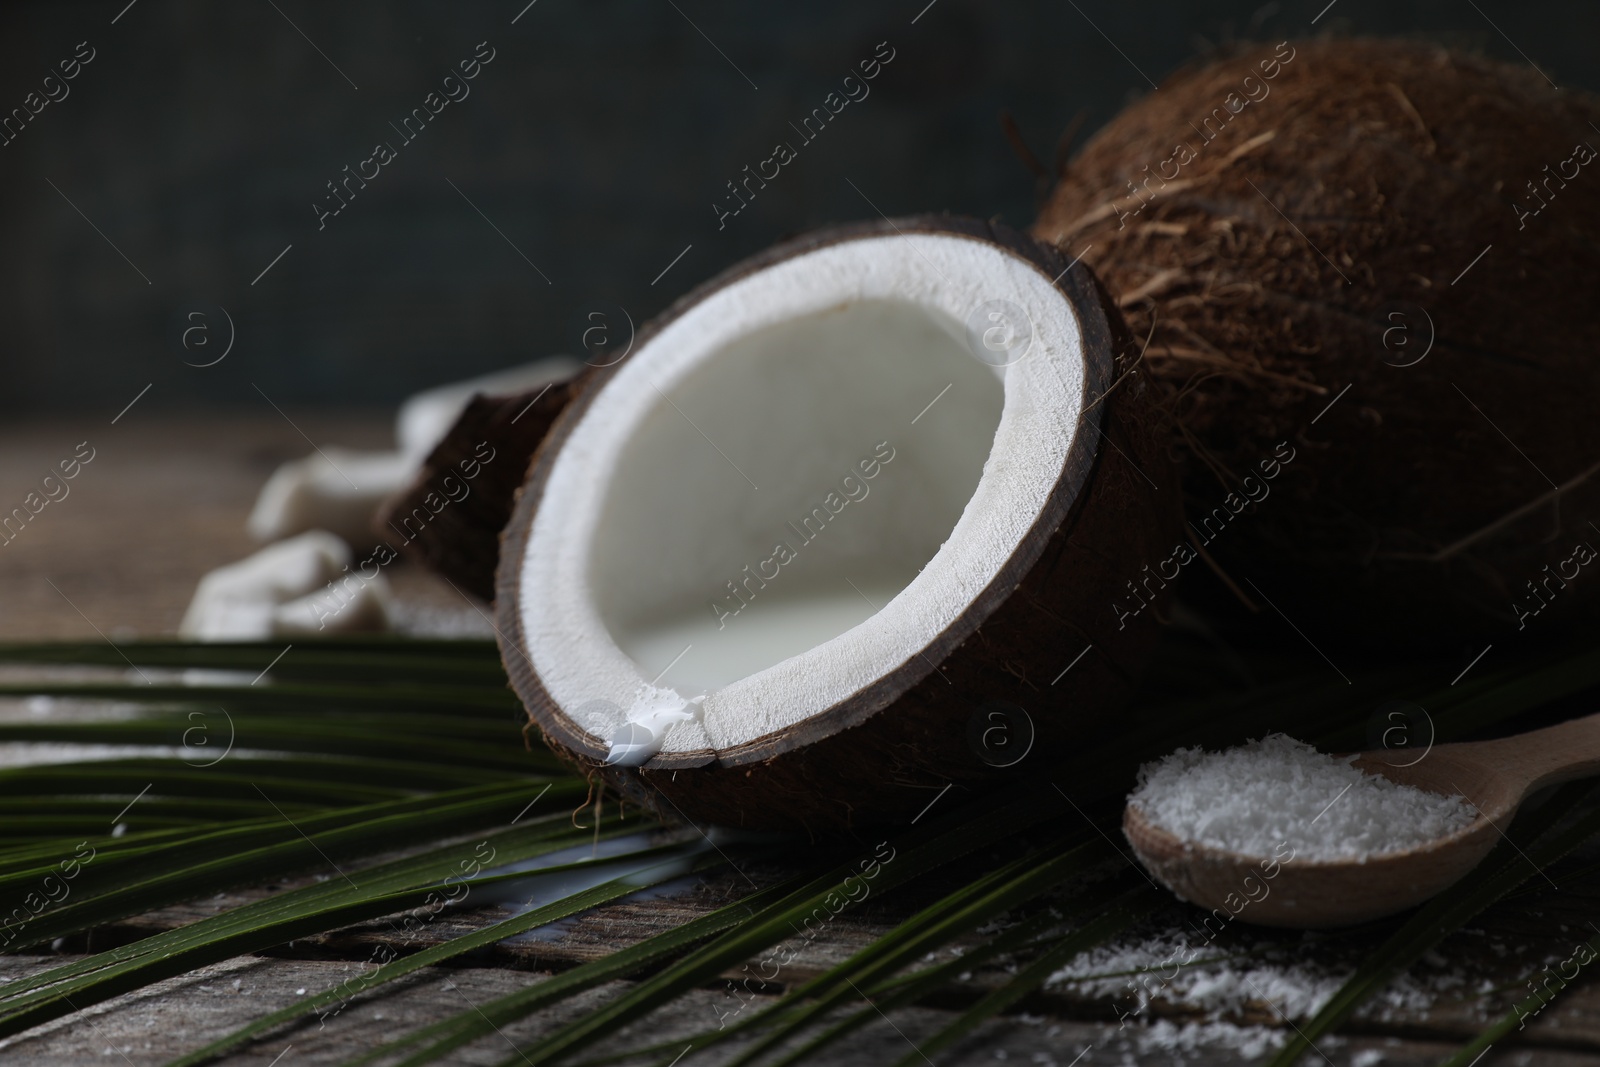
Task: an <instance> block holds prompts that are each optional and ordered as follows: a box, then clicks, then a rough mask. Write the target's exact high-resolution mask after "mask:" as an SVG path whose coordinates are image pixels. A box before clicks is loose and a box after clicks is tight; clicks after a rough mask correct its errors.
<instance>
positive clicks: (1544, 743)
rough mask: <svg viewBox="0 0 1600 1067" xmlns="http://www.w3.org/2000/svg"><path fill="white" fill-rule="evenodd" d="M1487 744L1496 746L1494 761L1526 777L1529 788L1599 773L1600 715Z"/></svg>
mask: <svg viewBox="0 0 1600 1067" xmlns="http://www.w3.org/2000/svg"><path fill="white" fill-rule="evenodd" d="M1487 744H1490V745H1493V746H1494V748H1495V763H1497V764H1498V765H1499V766H1500V768H1501V769H1502V770H1503V771H1506V772H1508V773H1511V774H1515V775H1517V776H1518V777H1521V778H1523V779H1525V780H1526V781H1527V783H1528V786H1527V788H1528V789H1529V790H1530V791H1531V790H1533V789H1537V788H1539V787H1541V786H1546V785H1555V784H1557V783H1559V782H1571V781H1576V780H1577V779H1580V778H1589V777H1593V776H1600V714H1597V715H1586V716H1584V717H1583V718H1581V719H1573V720H1571V721H1570V722H1564V723H1559V724H1557V725H1555V726H1548V727H1546V728H1544V729H1543V730H1534V731H1532V732H1531V733H1526V734H1520V735H1518V736H1516V737H1508V738H1505V739H1504V740H1501V741H1491V742H1487Z"/></svg>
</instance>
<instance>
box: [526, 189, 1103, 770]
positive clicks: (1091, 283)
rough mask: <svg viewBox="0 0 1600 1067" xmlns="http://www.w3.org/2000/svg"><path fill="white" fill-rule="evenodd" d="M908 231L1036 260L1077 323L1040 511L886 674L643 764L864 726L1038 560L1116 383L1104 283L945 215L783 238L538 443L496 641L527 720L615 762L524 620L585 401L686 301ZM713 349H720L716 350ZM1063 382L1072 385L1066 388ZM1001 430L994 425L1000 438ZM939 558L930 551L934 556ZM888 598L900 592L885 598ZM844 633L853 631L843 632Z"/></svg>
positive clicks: (803, 742) (1066, 511)
mask: <svg viewBox="0 0 1600 1067" xmlns="http://www.w3.org/2000/svg"><path fill="white" fill-rule="evenodd" d="M910 235H929V236H935V237H946V238H957V239H964V240H970V241H974V242H977V243H979V244H982V245H986V246H988V247H989V248H991V249H994V250H997V251H999V252H1000V253H1001V254H1002V255H1003V256H1005V257H1006V258H1007V259H1009V260H1011V261H1014V262H1015V263H1016V264H1017V265H1018V266H1020V267H1023V268H1027V269H1031V270H1032V272H1034V273H1035V274H1037V275H1039V276H1040V277H1042V278H1043V279H1044V281H1045V288H1042V289H1041V290H1040V292H1041V293H1046V292H1048V291H1049V290H1054V291H1055V295H1056V296H1058V297H1059V298H1060V299H1061V301H1062V303H1063V304H1064V305H1065V306H1066V308H1067V313H1068V316H1069V317H1070V320H1071V323H1072V326H1073V327H1074V335H1073V337H1072V340H1073V341H1074V342H1075V343H1076V355H1077V357H1078V359H1079V364H1080V366H1079V368H1078V370H1079V373H1080V374H1081V378H1080V379H1079V381H1078V382H1077V395H1078V401H1079V408H1078V411H1077V412H1076V419H1075V420H1074V423H1073V426H1072V428H1071V430H1070V431H1069V432H1068V433H1067V446H1066V449H1065V452H1064V454H1063V455H1062V457H1061V459H1060V461H1059V464H1058V466H1057V467H1056V470H1055V479H1054V482H1053V483H1052V484H1051V485H1050V486H1049V487H1048V489H1047V490H1046V491H1045V492H1044V497H1043V503H1042V505H1041V506H1040V507H1039V508H1038V510H1037V511H1036V512H1035V513H1034V514H1033V518H1032V521H1031V523H1029V524H1028V525H1027V526H1026V528H1025V529H1024V530H1023V531H1022V532H1021V534H1020V535H1019V536H1018V537H1017V538H1016V540H1015V543H1014V544H1013V545H1012V546H1011V550H1010V552H1009V553H1008V554H1006V555H1005V557H1004V559H1003V560H1002V561H1001V562H1000V563H999V565H998V566H997V567H996V568H995V569H994V570H993V573H992V574H991V575H990V577H989V579H988V581H987V582H985V583H984V584H983V586H982V587H981V588H980V589H979V590H978V591H977V592H976V593H975V594H974V595H972V596H971V597H970V598H969V599H968V600H967V601H966V603H965V605H964V607H962V608H961V610H960V611H959V612H958V613H957V614H956V616H955V617H954V618H953V619H952V620H950V621H949V622H948V623H947V624H946V625H945V626H944V627H943V628H942V629H941V630H939V631H938V632H937V633H935V634H934V636H933V638H932V639H931V640H930V641H929V642H928V643H927V644H925V645H923V646H922V647H921V648H920V649H915V650H913V651H912V652H910V653H909V654H907V655H906V656H905V658H904V660H903V661H902V662H900V663H899V664H898V665H897V666H894V667H892V668H891V669H889V670H886V671H883V672H881V673H880V674H878V675H877V676H876V677H874V678H873V679H872V680H871V681H870V682H869V683H868V684H866V685H863V686H861V687H860V688H858V689H856V690H854V691H853V692H851V693H849V694H848V695H847V696H845V697H844V698H843V699H840V700H837V701H835V702H834V703H833V704H831V705H830V706H827V707H824V708H821V709H819V710H816V711H814V712H812V713H811V714H808V715H804V716H801V717H800V718H798V719H796V720H795V721H793V722H790V723H788V724H786V725H784V726H782V727H780V728H778V729H776V730H772V731H769V732H767V733H764V734H760V735H759V736H755V737H752V738H749V739H747V740H744V741H742V742H739V743H737V744H733V745H729V746H726V747H722V748H717V747H713V746H701V747H697V748H692V749H681V748H680V749H676V750H666V751H660V752H657V753H656V754H655V755H653V756H652V757H651V758H650V759H649V760H647V761H646V762H645V763H644V764H643V765H642V768H641V769H643V770H649V771H676V770H680V769H688V768H694V767H702V766H705V765H707V764H711V763H719V764H721V765H723V766H739V765H745V764H750V763H754V762H759V761H763V760H767V759H771V758H773V757H775V756H779V755H782V754H784V753H787V752H791V751H794V750H796V749H800V748H803V747H805V746H807V745H809V744H811V743H812V742H814V741H817V740H821V739H822V738H824V737H828V736H832V735H834V734H836V733H838V732H840V731H842V730H845V729H848V728H850V727H852V726H857V725H859V724H861V723H863V722H865V721H866V720H868V719H869V718H871V717H872V716H873V715H875V714H877V713H878V712H880V711H883V710H884V709H886V708H888V707H890V706H891V705H893V704H894V703H895V702H896V701H897V700H898V699H899V698H900V697H902V696H904V695H905V694H906V693H907V692H909V691H910V690H911V689H913V688H914V687H916V686H917V685H918V684H919V683H921V682H923V680H924V679H926V678H928V676H929V675H931V674H933V673H935V671H936V668H937V666H938V665H939V664H941V663H943V662H944V661H945V660H946V659H947V658H948V657H949V655H950V654H951V653H952V652H953V651H955V649H956V648H957V647H959V646H960V645H961V644H962V643H963V642H965V641H966V640H967V639H968V638H969V637H971V636H972V635H973V633H975V632H976V631H977V630H978V628H979V627H980V626H981V625H982V624H983V623H984V621H986V620H987V619H988V618H989V616H990V615H992V614H993V613H994V612H995V611H996V610H997V609H998V608H999V607H1000V606H1001V605H1002V604H1003V603H1005V602H1006V600H1007V599H1009V597H1010V596H1011V594H1012V593H1013V592H1014V591H1015V590H1016V588H1017V586H1018V585H1019V584H1020V583H1021V582H1022V579H1023V578H1024V577H1025V576H1026V575H1027V574H1028V573H1029V571H1030V570H1031V569H1032V568H1033V566H1034V564H1035V563H1037V562H1038V560H1039V558H1040V556H1041V555H1042V554H1043V552H1044V550H1045V547H1046V545H1047V543H1048V541H1049V540H1050V536H1051V535H1052V534H1053V533H1055V532H1056V530H1057V529H1058V528H1060V527H1061V526H1062V524H1063V523H1065V522H1066V520H1067V518H1068V516H1069V515H1070V514H1071V512H1072V510H1073V508H1074V506H1075V505H1076V504H1078V503H1079V501H1080V500H1081V499H1082V498H1083V496H1084V495H1085V494H1084V489H1085V486H1086V483H1087V482H1088V480H1089V477H1090V474H1091V472H1092V470H1093V469H1094V466H1095V464H1096V462H1097V460H1098V457H1099V455H1100V448H1099V442H1100V438H1101V432H1100V431H1101V404H1100V401H1101V400H1103V399H1104V398H1105V396H1106V395H1107V393H1108V392H1109V391H1110V389H1111V387H1112V386H1113V380H1112V378H1113V355H1114V353H1113V351H1112V346H1113V335H1112V331H1111V326H1110V323H1109V322H1108V318H1107V308H1108V307H1110V306H1111V305H1110V303H1109V299H1108V298H1107V297H1106V296H1105V294H1104V290H1103V289H1102V288H1101V287H1100V286H1099V284H1098V282H1097V281H1096V280H1095V278H1094V276H1093V274H1092V272H1091V271H1090V270H1089V269H1088V268H1087V267H1086V266H1084V265H1082V264H1081V263H1079V262H1078V261H1077V260H1074V261H1072V262H1071V263H1068V262H1067V261H1066V260H1065V258H1064V257H1063V256H1062V255H1061V254H1060V252H1059V251H1058V250H1057V249H1055V248H1054V247H1053V246H1050V245H1047V244H1044V243H1042V242H1039V241H1036V240H1034V239H1033V238H1031V237H1029V236H1027V235H1025V234H1022V233H1019V232H1017V231H1014V230H1011V229H1009V228H1007V227H1005V226H1002V225H999V224H997V223H994V222H983V221H979V220H974V219H965V218H961V217H956V216H947V215H927V216H916V217H911V218H901V219H887V218H885V219H883V220H881V221H871V222H858V223H847V224H842V225H836V226H831V227H828V228H826V229H822V230H818V231H815V232H812V233H809V234H806V235H803V236H801V237H798V238H795V239H793V240H790V241H787V242H783V243H781V244H779V245H776V246H774V247H772V248H770V249H768V250H766V251H765V252H762V253H760V254H758V255H756V256H753V257H750V258H748V259H745V260H743V261H741V262H740V263H738V264H735V265H734V266H732V267H730V268H728V269H727V270H725V271H723V272H722V273H720V274H718V275H716V276H715V277H713V278H711V279H710V280H708V281H706V282H703V283H701V284H700V285H698V286H696V287H695V288H694V289H692V290H691V291H690V292H688V293H687V294H685V295H684V296H682V297H680V298H679V299H677V300H676V301H674V302H673V303H672V304H671V305H670V306H669V307H668V308H667V309H666V310H665V311H663V312H662V313H661V314H660V315H658V316H656V317H655V318H654V319H652V320H651V321H650V322H649V323H648V324H646V326H645V327H644V328H643V329H642V330H641V331H640V332H639V336H638V338H637V340H636V342H635V344H634V346H633V348H632V353H633V359H629V360H624V361H622V362H620V363H618V364H616V365H613V366H609V367H605V368H600V369H596V370H592V371H591V372H589V374H588V376H587V378H588V380H587V381H585V382H584V383H583V384H584V387H583V388H582V389H581V390H579V392H578V395H577V396H576V398H575V399H574V400H573V401H572V403H571V404H569V405H568V406H567V408H566V410H564V411H563V412H562V414H561V415H560V417H559V418H558V419H557V420H556V422H555V424H554V425H553V426H552V427H551V429H550V432H549V433H548V434H547V435H546V437H545V438H544V440H543V441H542V442H541V444H540V446H539V448H538V450H537V451H536V452H535V453H534V456H533V458H532V460H531V461H530V464H529V470H528V474H527V476H526V478H525V480H524V482H523V486H522V488H521V489H520V490H519V491H518V494H517V499H516V503H515V506H514V508H513V512H512V516H511V520H510V522H509V524H508V525H507V527H506V529H505V530H504V531H503V532H502V534H501V544H500V559H499V565H498V568H497V574H496V582H495V585H496V590H497V596H496V603H495V610H496V615H497V620H496V622H497V625H496V633H497V636H498V640H499V643H500V649H501V658H502V660H503V662H504V664H505V667H506V670H507V674H508V676H509V678H510V681H511V684H512V688H513V690H514V691H515V692H516V693H517V695H518V696H519V698H520V699H521V700H522V702H523V704H524V706H525V708H526V709H527V711H528V714H529V717H530V720H531V723H532V724H534V725H537V726H538V727H539V729H540V730H541V732H542V733H543V734H544V736H545V738H546V739H547V741H549V742H550V743H552V744H553V745H554V746H556V747H557V748H559V749H564V750H566V751H568V752H569V753H571V754H572V755H574V756H577V757H578V758H579V759H580V760H581V761H583V762H585V763H587V764H589V765H593V766H606V765H608V761H607V756H608V754H609V752H610V751H611V745H610V743H609V742H608V741H607V740H606V739H605V738H602V737H600V736H598V735H596V734H595V733H593V732H591V731H589V730H587V729H585V728H584V727H583V726H581V725H579V724H578V723H577V722H576V721H574V719H573V718H572V717H571V716H569V714H568V713H567V711H566V710H565V708H563V706H562V705H561V703H560V702H559V701H558V700H557V699H556V698H555V697H554V695H553V694H552V693H551V692H550V691H549V689H548V688H547V687H546V685H545V684H544V681H543V680H542V679H541V677H540V675H539V672H538V670H537V669H536V668H535V666H534V664H533V661H532V658H531V657H530V655H529V647H528V643H527V637H526V632H525V629H524V625H523V623H524V610H523V607H524V595H523V593H524V590H523V586H524V580H525V572H526V570H527V564H526V557H527V551H528V545H529V542H530V540H531V539H532V537H533V534H534V530H535V522H536V520H537V515H538V512H539V506H540V504H541V502H542V499H543V496H544V493H545V490H546V488H547V486H548V483H549V480H550V476H551V473H552V470H553V469H554V467H555V465H556V463H557V462H558V460H559V458H560V456H561V452H562V449H563V448H564V447H565V445H566V444H567V443H568V441H569V440H570V438H571V437H572V435H573V433H574V431H575V430H576V429H577V428H578V427H579V426H580V425H581V424H582V423H583V420H584V418H585V417H586V415H587V414H588V412H589V410H590V408H591V407H592V406H593V405H594V403H595V401H596V400H597V398H599V397H600V396H601V395H602V394H603V393H604V390H605V389H606V387H607V386H608V385H609V384H610V383H611V382H612V381H613V380H614V379H615V378H616V377H617V375H619V374H621V373H622V372H623V371H624V369H625V368H626V367H627V366H628V365H629V364H630V363H632V362H634V360H635V359H637V358H638V356H639V354H640V353H643V352H646V351H648V350H649V347H650V345H651V343H652V342H654V341H655V340H656V339H657V338H658V337H660V335H661V334H662V333H664V332H665V331H666V330H668V329H669V328H670V327H671V326H673V325H674V324H675V323H677V322H678V320H680V319H681V318H682V317H683V316H684V315H686V314H687V313H688V312H689V311H690V310H691V309H694V308H696V307H699V306H700V305H701V304H702V303H704V302H705V301H706V300H708V299H709V298H711V297H712V296H714V295H715V294H717V293H718V292H720V291H722V290H723V289H725V288H727V287H729V286H731V285H734V284H736V283H738V282H741V281H743V280H746V279H749V278H751V277H752V276H754V275H756V274H759V273H761V272H763V271H765V270H767V269H769V268H772V267H776V266H780V265H782V264H785V263H787V262H788V261H790V260H794V259H798V258H800V257H803V256H806V255H808V254H810V253H814V252H818V251H822V250H825V249H828V248H830V247H833V246H836V245H841V244H846V243H850V242H855V241H861V240H867V239H876V238H894V237H907V236H910ZM866 299H871V298H870V297H869V298H866ZM919 306H920V307H922V309H923V310H925V311H926V310H928V308H927V307H926V306H925V305H919ZM807 313H808V311H807V309H799V310H797V311H795V312H794V314H792V315H791V316H789V318H788V319H785V320H782V321H790V320H792V319H797V318H800V317H803V316H804V315H805V314H807ZM710 355H713V356H714V355H715V352H714V351H713V352H712V353H710ZM1068 388H1069V389H1070V386H1068ZM1012 403H1013V397H1012V395H1011V394H1010V393H1009V392H1007V393H1006V394H1005V401H1004V405H1003V408H1002V413H1001V420H1002V425H1004V420H1005V419H1006V417H1007V415H1008V414H1009V413H1010V410H1011V406H1012ZM998 434H999V429H998V428H997V430H996V437H997V438H998ZM994 445H995V442H994V441H991V442H990V450H989V452H988V453H986V457H985V465H984V473H983V476H982V478H980V483H979V485H980V488H981V487H982V485H983V484H984V483H985V482H987V481H988V480H989V478H990V474H989V458H990V457H992V456H993V454H994ZM976 496H977V490H974V492H973V494H971V497H969V500H970V499H971V498H974V497H976ZM965 515H966V512H965V511H963V512H962V517H963V518H964V517H965ZM959 521H960V520H958V522H959ZM952 533H953V531H952ZM944 551H945V548H944V547H941V548H940V549H939V550H938V552H936V553H935V558H937V556H938V555H940V554H942V553H944ZM932 562H933V560H932V559H930V560H929V561H928V563H929V565H931V564H932ZM906 588H909V586H907V587H906ZM904 592H905V589H902V590H901V593H900V594H897V596H896V599H898V597H899V596H900V595H903V594H904ZM892 603H893V601H891V602H890V604H892ZM890 604H885V605H884V606H883V607H882V608H879V609H876V610H875V611H874V613H873V614H872V615H871V616H869V617H868V619H867V620H865V621H864V622H863V623H862V624H860V625H865V623H866V622H871V621H872V620H875V619H877V618H879V616H881V615H882V614H883V613H884V612H885V611H886V610H887V609H888V608H889V607H890ZM848 632H849V631H848V630H847V631H845V632H844V633H848ZM842 636H844V634H843V633H841V634H837V635H835V638H837V637H842ZM830 640H833V639H830ZM826 643H827V642H823V644H826ZM817 647H821V645H820V644H819V645H817V646H813V648H812V649H811V650H809V651H815V649H816V648H817ZM791 658H797V657H791ZM784 662H787V661H784ZM778 665H781V664H778ZM770 669H772V668H766V669H764V670H763V671H757V672H755V674H753V675H751V677H755V676H756V675H759V674H761V673H765V670H770ZM741 681H743V679H741Z"/></svg>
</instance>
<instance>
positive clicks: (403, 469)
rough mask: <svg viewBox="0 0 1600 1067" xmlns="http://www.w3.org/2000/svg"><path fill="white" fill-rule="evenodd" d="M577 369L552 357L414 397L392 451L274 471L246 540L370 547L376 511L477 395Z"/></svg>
mask: <svg viewBox="0 0 1600 1067" xmlns="http://www.w3.org/2000/svg"><path fill="white" fill-rule="evenodd" d="M581 366H582V364H580V363H579V362H578V361H577V360H575V359H572V358H571V357H570V356H551V357H549V358H547V359H542V360H537V361H535V362H533V363H526V364H523V365H521V366H517V367H510V368H508V369H506V370H502V371H496V372H494V373H493V374H485V375H481V376H479V377H476V378H468V379H467V380H465V381H460V382H452V383H450V384H448V385H441V386H437V387H436V388H433V389H429V390H427V391H425V392H421V393H418V394H417V395H416V396H413V397H411V398H410V399H409V400H407V401H406V402H405V403H404V404H402V405H401V406H400V412H399V415H398V417H397V418H396V420H395V439H396V444H397V445H398V449H397V450H396V451H388V452H367V451H356V450H353V449H347V448H338V447H334V446H328V447H325V448H319V449H318V450H317V451H316V452H314V453H312V454H311V455H309V456H306V457H305V458H303V459H296V460H291V461H289V462H287V463H284V464H283V465H282V466H280V467H279V468H278V469H277V470H276V471H274V472H273V474H272V477H270V478H268V479H267V483H266V485H264V486H262V488H261V493H260V494H259V495H258V496H257V497H256V503H255V507H254V508H253V509H252V510H251V512H250V518H249V520H248V523H247V528H248V530H249V532H250V536H252V537H254V538H255V539H256V540H257V541H263V542H266V541H276V540H278V539H280V538H284V537H292V536H294V535H295V534H298V533H303V532H305V531H307V530H327V531H331V532H332V533H335V534H337V535H338V536H340V537H342V538H344V539H345V540H347V541H350V542H352V543H355V544H362V543H364V542H366V541H369V540H370V539H371V537H372V517H373V514H374V512H375V511H376V510H377V508H378V505H379V504H381V503H382V502H383V501H385V500H387V499H388V498H390V497H392V496H394V495H395V494H396V493H398V492H399V491H400V490H401V489H403V488H405V487H406V486H407V485H409V484H410V483H411V482H412V480H413V479H414V478H415V476H416V474H417V471H418V470H419V469H420V467H421V466H422V463H423V460H424V459H425V458H426V457H427V455H428V453H430V452H431V451H433V449H434V446H436V445H437V444H438V443H439V442H440V441H441V440H442V439H443V438H444V436H445V434H446V433H447V432H448V431H449V429H450V427H451V426H452V425H453V424H454V423H455V421H456V420H457V418H459V417H460V415H461V412H462V411H463V410H464V409H465V408H466V406H467V404H468V402H469V401H470V400H471V399H472V398H473V397H474V396H478V395H484V396H508V395H512V394H521V393H525V392H527V391H528V390H537V389H539V388H542V387H545V386H548V385H551V384H553V383H555V382H559V381H565V380H566V379H567V378H570V377H572V375H573V374H575V373H576V372H577V370H578V368H579V367H581Z"/></svg>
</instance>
